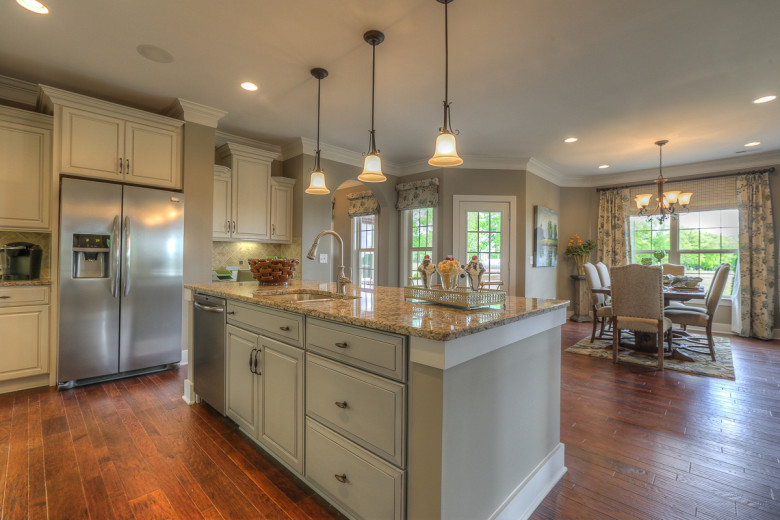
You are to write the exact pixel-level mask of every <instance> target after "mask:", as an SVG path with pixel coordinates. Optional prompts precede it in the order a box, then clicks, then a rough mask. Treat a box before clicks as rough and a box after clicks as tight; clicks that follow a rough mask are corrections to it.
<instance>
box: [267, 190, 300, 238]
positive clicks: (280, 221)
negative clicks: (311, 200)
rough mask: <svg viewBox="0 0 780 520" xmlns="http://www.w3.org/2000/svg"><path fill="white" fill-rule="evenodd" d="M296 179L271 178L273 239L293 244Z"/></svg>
mask: <svg viewBox="0 0 780 520" xmlns="http://www.w3.org/2000/svg"><path fill="white" fill-rule="evenodd" d="M294 185H295V179H287V178H285V177H271V238H272V239H273V240H274V241H276V242H288V243H290V242H292V209H293V207H292V206H293V202H292V197H293V186H294Z"/></svg>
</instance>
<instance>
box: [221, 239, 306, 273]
mask: <svg viewBox="0 0 780 520" xmlns="http://www.w3.org/2000/svg"><path fill="white" fill-rule="evenodd" d="M212 246H213V247H212V254H211V268H212V269H224V268H225V267H227V266H229V265H237V266H239V267H241V268H242V269H248V268H249V265H248V264H247V260H248V259H250V258H266V257H269V256H278V257H284V258H298V259H300V258H301V241H300V239H298V241H297V244H296V242H295V241H293V243H292V244H260V243H258V242H214V243H213V244H212ZM241 262H243V263H241Z"/></svg>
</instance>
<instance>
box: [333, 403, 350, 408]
mask: <svg viewBox="0 0 780 520" xmlns="http://www.w3.org/2000/svg"><path fill="white" fill-rule="evenodd" d="M335 404H336V406H338V407H339V408H346V407H347V402H346V401H336V403H335Z"/></svg>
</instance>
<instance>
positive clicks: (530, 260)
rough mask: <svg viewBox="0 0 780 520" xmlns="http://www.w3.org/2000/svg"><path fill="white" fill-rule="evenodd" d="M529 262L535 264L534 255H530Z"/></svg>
mask: <svg viewBox="0 0 780 520" xmlns="http://www.w3.org/2000/svg"><path fill="white" fill-rule="evenodd" d="M528 263H529V264H531V265H534V255H531V256H530V257H528Z"/></svg>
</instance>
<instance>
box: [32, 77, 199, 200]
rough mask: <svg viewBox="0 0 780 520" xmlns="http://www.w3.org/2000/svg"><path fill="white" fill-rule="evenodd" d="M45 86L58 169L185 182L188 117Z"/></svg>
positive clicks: (176, 184) (175, 184)
mask: <svg viewBox="0 0 780 520" xmlns="http://www.w3.org/2000/svg"><path fill="white" fill-rule="evenodd" d="M41 88H42V91H43V94H44V100H45V103H44V108H48V107H49V105H51V110H52V111H53V113H54V117H55V121H56V126H55V152H56V153H55V154H54V156H55V164H54V166H55V170H56V171H58V172H60V173H70V174H75V175H81V176H86V177H94V178H99V179H107V180H113V181H120V182H128V183H134V184H143V185H149V186H160V187H165V188H174V189H176V188H181V156H182V125H183V124H184V123H183V122H182V121H179V120H177V119H171V118H168V117H164V116H160V115H156V114H151V113H148V112H143V111H141V110H135V109H131V108H127V107H123V106H121V105H115V104H113V103H108V102H105V101H101V100H97V99H92V98H89V97H86V96H81V95H78V94H73V93H71V92H65V91H62V90H59V89H54V88H51V87H46V86H43V87H41ZM46 103H48V105H47V104H46Z"/></svg>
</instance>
